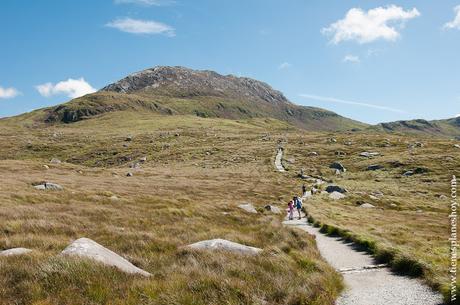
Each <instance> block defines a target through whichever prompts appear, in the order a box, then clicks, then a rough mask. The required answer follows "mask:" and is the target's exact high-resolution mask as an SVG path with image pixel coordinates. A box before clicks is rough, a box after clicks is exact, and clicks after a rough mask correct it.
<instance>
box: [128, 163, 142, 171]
mask: <svg viewBox="0 0 460 305" xmlns="http://www.w3.org/2000/svg"><path fill="white" fill-rule="evenodd" d="M129 167H130V168H134V169H139V168H141V164H140V163H139V162H136V163H133V164H131V165H130V166H129Z"/></svg>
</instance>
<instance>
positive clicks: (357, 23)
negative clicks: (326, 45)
mask: <svg viewBox="0 0 460 305" xmlns="http://www.w3.org/2000/svg"><path fill="white" fill-rule="evenodd" d="M418 16H420V12H419V11H418V10H417V9H416V8H413V9H411V10H407V11H406V10H404V9H403V8H402V7H400V6H396V5H390V6H387V7H377V8H374V9H370V10H368V11H367V12H366V11H363V10H362V9H360V8H352V9H350V10H349V11H348V12H347V14H346V15H345V18H343V19H340V20H338V21H336V22H335V23H332V24H331V25H330V26H328V27H326V28H323V29H322V30H321V32H322V33H323V34H324V35H328V36H332V39H331V42H333V43H335V44H337V43H340V42H342V41H347V40H355V41H357V42H358V43H361V44H362V43H369V42H372V41H375V40H378V39H383V40H390V41H394V40H396V39H397V38H399V36H400V34H399V32H398V29H397V28H396V27H395V26H398V25H399V27H402V26H404V22H405V21H407V20H409V19H412V18H415V17H418Z"/></svg>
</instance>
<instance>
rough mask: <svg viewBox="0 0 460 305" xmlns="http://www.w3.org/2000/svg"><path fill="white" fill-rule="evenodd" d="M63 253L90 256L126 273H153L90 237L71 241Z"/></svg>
mask: <svg viewBox="0 0 460 305" xmlns="http://www.w3.org/2000/svg"><path fill="white" fill-rule="evenodd" d="M61 254H62V255H68V256H77V257H83V258H89V259H92V260H95V261H97V262H99V263H102V264H104V265H107V266H113V267H116V268H118V269H120V270H121V271H124V272H126V273H132V274H140V275H143V276H150V275H151V274H150V273H148V272H147V271H144V270H142V269H140V268H138V267H136V266H134V265H133V264H131V263H130V262H129V261H127V260H126V259H124V258H123V257H121V256H120V255H118V254H116V253H115V252H112V251H110V250H109V249H107V248H105V247H103V246H101V245H99V244H98V243H96V242H95V241H93V240H91V239H89V238H80V239H77V240H76V241H74V242H73V243H71V244H70V245H69V246H68V247H67V248H65V249H64V251H62V252H61Z"/></svg>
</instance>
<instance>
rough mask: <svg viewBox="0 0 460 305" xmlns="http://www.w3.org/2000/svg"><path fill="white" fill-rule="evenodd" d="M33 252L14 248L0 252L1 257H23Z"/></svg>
mask: <svg viewBox="0 0 460 305" xmlns="http://www.w3.org/2000/svg"><path fill="white" fill-rule="evenodd" d="M30 252H32V250H30V249H26V248H13V249H8V250H4V251H0V256H14V255H23V254H27V253H30Z"/></svg>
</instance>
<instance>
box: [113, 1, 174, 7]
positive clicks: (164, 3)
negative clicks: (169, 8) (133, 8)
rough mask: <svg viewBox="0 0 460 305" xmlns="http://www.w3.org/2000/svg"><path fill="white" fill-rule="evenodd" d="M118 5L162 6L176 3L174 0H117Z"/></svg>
mask: <svg viewBox="0 0 460 305" xmlns="http://www.w3.org/2000/svg"><path fill="white" fill-rule="evenodd" d="M114 2H115V3H116V4H138V5H144V6H162V5H169V4H172V3H174V1H172V0H115V1H114Z"/></svg>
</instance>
